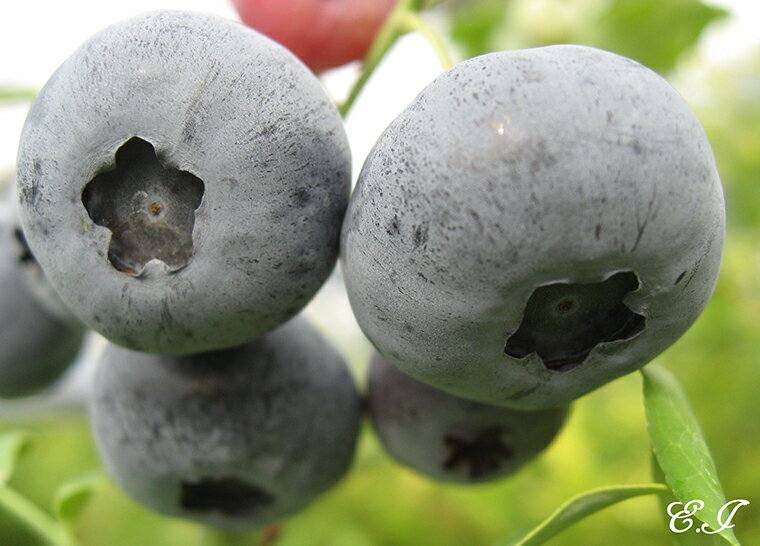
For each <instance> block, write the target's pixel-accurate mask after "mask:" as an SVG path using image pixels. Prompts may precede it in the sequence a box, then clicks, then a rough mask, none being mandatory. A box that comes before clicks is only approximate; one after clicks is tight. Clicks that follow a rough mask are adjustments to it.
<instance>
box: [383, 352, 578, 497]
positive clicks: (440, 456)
mask: <svg viewBox="0 0 760 546" xmlns="http://www.w3.org/2000/svg"><path fill="white" fill-rule="evenodd" d="M368 405H369V412H370V416H371V417H372V423H373V425H374V427H375V430H376V431H377V434H378V436H379V437H380V440H381V441H382V444H383V445H384V446H385V448H386V449H387V450H388V452H389V453H390V454H391V455H393V457H395V458H396V459H397V460H398V461H400V462H401V463H403V464H405V465H407V466H409V467H411V468H414V469H415V470H417V471H419V472H422V473H423V474H426V475H428V476H430V477H432V478H434V479H437V480H443V481H454V482H466V483H475V482H483V481H489V480H494V479H497V478H500V477H503V476H506V475H508V474H512V473H514V472H516V471H517V470H518V469H519V468H520V467H521V466H523V465H524V464H525V463H526V462H528V461H529V460H531V459H533V458H534V457H535V456H536V455H538V453H540V452H541V451H543V450H544V449H545V448H546V447H547V446H548V445H549V443H550V442H551V441H552V440H553V439H554V438H555V436H556V435H557V434H558V433H559V431H560V429H561V428H562V424H563V423H564V421H565V417H566V414H567V411H566V409H565V408H552V409H547V410H542V411H530V412H525V411H518V410H513V409H508V408H504V407H498V406H490V405H487V404H481V403H479V402H473V401H471V400H465V399H463V398H458V397H456V396H452V395H450V394H447V393H445V392H443V391H440V390H438V389H435V388H433V387H430V386H428V385H426V384H424V383H420V382H419V381H417V380H415V379H412V378H411V377H409V376H408V375H406V374H404V373H402V372H400V371H399V370H398V369H397V368H396V367H395V366H393V365H391V364H389V363H388V362H387V361H386V360H385V359H383V358H382V357H381V356H380V355H379V354H377V353H375V354H374V355H373V357H372V361H371V365H370V375H369V391H368Z"/></svg>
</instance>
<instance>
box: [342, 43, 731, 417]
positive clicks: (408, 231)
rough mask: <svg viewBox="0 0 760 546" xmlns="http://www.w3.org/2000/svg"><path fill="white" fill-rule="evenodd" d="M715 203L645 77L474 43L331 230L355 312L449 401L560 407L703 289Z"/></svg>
mask: <svg viewBox="0 0 760 546" xmlns="http://www.w3.org/2000/svg"><path fill="white" fill-rule="evenodd" d="M724 233H725V213H724V202H723V195H722V190H721V185H720V180H719V177H718V173H717V171H716V167H715V162H714V159H713V155H712V151H711V149H710V146H709V143H708V141H707V138H706V136H705V134H704V131H703V129H702V127H701V126H700V124H699V122H698V121H697V119H696V117H695V116H694V114H693V113H692V112H691V110H690V109H689V108H688V106H687V105H686V103H685V102H684V101H683V99H682V98H681V97H680V96H679V95H678V94H677V93H676V92H675V91H674V90H673V89H672V88H671V87H670V86H669V85H668V83H667V82H666V81H665V80H664V79H662V78H661V77H660V76H658V75H657V74H655V73H654V72H652V71H651V70H649V69H647V68H645V67H644V66H642V65H640V64H638V63H636V62H635V61H632V60H630V59H627V58H624V57H621V56H618V55H615V54H612V53H608V52H605V51H601V50H598V49H593V48H589V47H582V46H570V45H560V46H550V47H543V48H537V49H530V50H521V51H508V52H498V53H493V54H487V55H484V56H481V57H477V58H474V59H470V60H468V61H465V62H463V63H461V64H459V65H457V66H455V67H454V68H453V69H452V70H450V71H449V72H447V73H445V74H444V75H442V76H441V77H440V78H438V79H437V80H436V81H434V82H433V83H432V84H430V85H429V86H428V87H427V88H426V89H425V90H424V91H423V92H422V93H421V94H420V95H419V96H418V97H417V98H416V99H415V100H414V101H413V102H412V103H411V104H410V105H409V106H408V107H407V108H406V109H405V111H404V112H403V113H402V114H401V115H400V116H399V117H398V118H397V119H396V120H395V121H393V123H391V125H390V126H389V127H388V128H387V129H386V131H385V132H384V133H383V134H382V135H381V137H380V138H379V140H378V141H377V143H376V145H375V147H374V149H373V151H372V152H371V153H370V155H369V157H368V158H367V160H366V162H365V165H364V167H363V169H362V172H361V174H360V176H359V182H358V185H357V187H356V189H355V191H354V194H353V195H352V197H351V203H350V204H349V209H348V212H347V215H346V220H345V222H344V227H343V238H342V253H343V257H342V260H343V270H344V272H345V278H346V286H347V290H348V294H349V298H350V300H351V304H352V307H353V310H354V313H355V315H356V317H357V320H358V322H359V324H360V326H361V327H362V329H363V330H364V332H365V333H366V334H367V336H368V337H369V338H370V339H371V340H372V342H373V343H374V344H375V346H376V347H377V348H378V349H379V351H380V352H381V353H382V354H383V355H384V356H385V357H386V358H388V359H389V360H390V361H391V362H393V363H394V364H396V365H398V366H399V367H400V368H401V369H402V370H403V371H405V372H407V373H408V374H410V375H412V376H413V377H415V378H417V379H419V380H421V381H424V382H426V383H429V384H431V385H433V386H436V387H438V388H440V389H443V390H446V391H448V392H450V393H452V394H455V395H458V396H462V397H465V398H470V399H474V400H478V401H481V402H487V403H493V404H498V405H504V406H508V407H514V408H517V409H536V408H546V407H552V406H561V405H564V404H567V403H568V402H569V401H571V400H573V399H575V398H577V397H579V396H581V395H583V394H585V393H587V392H589V391H591V390H593V389H595V388H597V387H599V386H601V385H603V384H604V383H606V382H608V381H610V380H612V379H615V378H617V377H620V376H622V375H624V374H626V373H629V372H631V371H633V370H635V369H637V368H639V367H641V366H643V365H644V364H645V363H647V362H649V361H650V360H651V359H652V358H654V357H655V356H656V355H657V354H659V353H660V352H662V351H663V350H664V349H665V348H666V347H668V346H669V345H671V344H672V343H673V342H674V341H675V340H676V339H678V338H679V336H681V335H682V334H683V333H684V332H685V331H686V330H687V329H688V328H689V326H690V325H691V324H692V323H693V322H694V320H696V318H697V317H698V316H699V314H700V313H701V311H702V310H703V308H704V307H705V305H706V304H707V301H708V299H709V298H710V295H711V293H712V290H713V288H714V285H715V281H716V277H717V273H718V268H719V263H720V257H721V251H722V246H723V239H724Z"/></svg>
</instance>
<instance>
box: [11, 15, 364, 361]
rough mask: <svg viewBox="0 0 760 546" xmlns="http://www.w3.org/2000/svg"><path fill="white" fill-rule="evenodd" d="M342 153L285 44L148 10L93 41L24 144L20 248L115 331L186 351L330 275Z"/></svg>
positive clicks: (218, 341)
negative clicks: (23, 243) (23, 244)
mask: <svg viewBox="0 0 760 546" xmlns="http://www.w3.org/2000/svg"><path fill="white" fill-rule="evenodd" d="M349 156H350V154H349V149H348V143H347V139H346V136H345V132H344V130H343V126H342V121H341V118H340V115H339V114H338V112H337V109H336V108H335V106H334V105H333V104H332V102H331V101H330V99H329V98H328V97H327V95H326V94H325V92H324V90H323V89H322V87H321V85H320V82H319V81H318V80H317V79H316V78H315V76H314V75H313V74H312V73H311V72H310V71H309V70H308V69H307V68H306V67H305V66H304V65H302V64H301V62H300V61H298V60H297V59H296V58H295V57H294V56H293V55H292V54H290V53H289V52H288V51H287V50H285V49H284V48H282V47H281V46H279V45H277V44H275V43H274V42H272V41H270V40H269V39H267V38H265V37H263V36H261V35H259V34H257V33H256V32H255V31H252V30H251V29H248V28H246V27H245V26H243V25H241V24H239V23H236V22H233V21H228V20H225V19H222V18H219V17H215V16H211V15H203V14H198V13H185V12H178V11H157V12H150V13H147V14H144V15H140V16H137V17H134V18H131V19H128V20H125V21H122V22H119V23H116V24H114V25H112V26H110V27H108V28H106V29H104V30H103V31H101V32H99V33H98V34H96V35H94V36H93V37H92V38H90V39H89V40H88V41H87V42H85V43H84V44H83V45H82V46H81V47H80V48H79V49H78V50H77V51H76V52H75V53H74V54H73V55H72V56H71V57H70V58H69V59H68V60H66V61H65V62H64V63H63V65H61V67H60V68H59V69H58V70H57V71H56V72H55V74H54V75H53V76H52V77H51V79H50V81H49V82H48V83H47V84H46V85H45V87H44V88H43V89H42V91H41V92H40V94H39V96H38V97H37V99H36V100H35V102H34V104H33V106H32V108H31V111H30V113H29V116H28V118H27V121H26V124H25V126H24V129H23V133H22V136H21V141H20V147H19V153H18V169H17V174H18V198H19V202H20V206H21V207H20V209H21V219H22V223H23V226H24V230H25V232H26V234H27V237H28V239H29V244H30V246H31V248H32V250H33V251H34V253H35V255H36V256H37V258H38V260H39V261H40V263H41V264H42V266H43V269H44V270H45V272H46V273H47V275H48V276H49V278H50V281H51V283H52V284H53V285H54V287H55V288H56V289H57V291H58V292H59V293H60V295H61V297H62V299H63V300H64V301H65V303H66V304H67V305H68V306H69V307H70V308H71V309H72V311H73V312H74V313H76V315H77V316H78V317H79V318H80V319H81V320H82V321H83V322H85V323H86V324H87V325H89V326H90V327H92V328H93V329H95V330H97V331H98V332H100V333H101V334H103V335H104V336H105V337H107V338H108V339H109V340H111V341H113V342H114V343H117V344H119V345H122V346H126V347H129V348H132V349H136V350H144V351H149V352H156V353H164V354H188V353H193V352H199V351H207V350H215V349H220V348H225V347H230V346H235V345H240V344H242V343H245V342H247V341H249V340H251V339H253V338H255V337H256V336H257V335H260V334H262V333H263V332H265V331H268V330H270V329H272V328H274V327H275V326H277V325H279V324H281V323H283V322H284V321H285V320H287V319H288V318H290V317H292V316H293V315H295V314H296V313H297V312H298V310H299V309H301V308H302V307H303V306H304V305H305V304H306V302H307V301H308V300H309V299H310V298H311V297H312V295H313V294H314V293H315V292H316V290H317V289H318V288H319V286H321V284H322V282H323V281H324V280H325V279H326V278H327V276H328V274H329V273H330V271H331V270H332V268H333V266H334V263H335V259H336V257H337V251H338V243H339V241H338V239H339V232H340V225H341V222H342V218H343V213H344V211H345V207H346V204H347V201H348V192H349V183H350V157H349Z"/></svg>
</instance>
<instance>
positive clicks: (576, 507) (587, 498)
mask: <svg viewBox="0 0 760 546" xmlns="http://www.w3.org/2000/svg"><path fill="white" fill-rule="evenodd" d="M667 493H668V488H667V486H665V485H664V484H661V483H650V484H643V485H617V486H613V487H602V488H599V489H592V490H591V491H587V492H586V493H582V494H581V495H578V496H576V497H573V498H572V499H570V500H569V501H567V502H566V503H565V504H563V505H562V506H560V508H559V509H558V510H557V511H556V512H554V513H553V514H552V515H551V516H549V517H548V518H546V519H545V520H544V521H542V522H541V523H540V524H539V525H538V526H537V527H535V528H534V529H533V530H532V531H530V532H529V533H528V534H527V535H525V536H524V537H523V538H521V539H519V540H517V541H516V542H507V543H504V544H505V546H506V545H507V544H510V545H512V546H536V545H538V544H544V543H545V542H546V541H548V540H549V539H550V538H552V537H554V536H555V535H558V534H559V533H561V532H562V531H564V530H565V529H567V528H568V527H570V526H571V525H573V524H575V523H577V522H579V521H580V520H582V519H583V518H585V517H587V516H590V515H591V514H594V513H596V512H599V511H600V510H603V509H605V508H607V507H608V506H612V505H613V504H617V503H618V502H622V501H625V500H628V499H632V498H634V497H640V496H642V495H652V494H655V495H662V494H667Z"/></svg>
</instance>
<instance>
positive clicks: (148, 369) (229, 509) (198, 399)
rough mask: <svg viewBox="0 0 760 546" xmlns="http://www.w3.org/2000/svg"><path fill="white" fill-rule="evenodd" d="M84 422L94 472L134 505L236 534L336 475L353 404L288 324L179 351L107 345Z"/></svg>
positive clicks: (320, 356)
mask: <svg viewBox="0 0 760 546" xmlns="http://www.w3.org/2000/svg"><path fill="white" fill-rule="evenodd" d="M91 415H92V421H93V427H94V431H95V436H96V439H97V443H98V446H99V448H100V453H101V456H102V458H103V461H104V463H105V466H106V467H107V469H108V470H109V472H110V474H111V475H112V476H113V477H114V478H115V480H116V481H117V482H118V483H119V484H120V485H121V486H122V487H123V488H124V490H125V491H126V492H127V493H128V494H130V495H131V496H132V497H134V498H135V499H136V500H137V501H139V502H141V503H142V504H144V505H146V506H148V507H150V508H152V509H154V510H157V511H159V512H162V513H164V514H168V515H172V516H178V517H184V518H189V519H194V520H198V521H200V522H203V523H206V524H210V525H215V526H221V527H228V528H244V527H249V526H260V525H266V524H268V523H272V522H274V521H277V520H279V519H280V518H283V517H284V516H287V515H289V514H292V513H293V512H295V511H297V510H299V509H300V508H303V507H304V506H305V505H307V504H308V503H310V502H311V501H312V500H314V498H315V497H316V496H317V495H319V494H320V493H322V492H323V491H325V490H326V489H328V488H329V487H331V486H332V485H333V484H335V483H336V482H337V481H338V480H339V479H340V478H341V477H342V476H343V475H344V473H345V472H346V471H347V469H348V467H349V464H350V462H351V459H352V457H353V453H354V447H355V443H356V438H357V434H358V425H359V422H360V403H359V398H358V394H357V392H356V389H355V387H354V383H353V380H352V377H351V375H350V373H349V372H348V369H347V367H346V364H345V362H344V361H343V359H342V358H341V357H340V355H338V353H337V352H336V351H335V350H334V349H333V348H332V347H331V346H329V345H328V344H327V343H326V342H325V340H324V339H323V338H322V337H321V336H320V335H319V334H318V333H317V332H316V331H315V330H314V329H313V328H312V327H310V326H309V324H308V323H306V322H305V321H304V320H303V319H301V318H296V319H293V320H291V321H290V322H288V323H286V324H285V325H283V326H281V327H280V328H278V329H276V330H274V331H272V332H270V333H268V334H265V335H264V336H263V337H261V338H259V339H257V340H255V341H252V342H250V343H248V344H246V345H244V346H242V347H239V348H235V349H227V350H222V351H216V352H209V353H201V354H195V355H190V356H170V355H163V356H161V355H151V354H147V353H139V352H135V351H130V350H127V349H123V348H121V347H118V346H115V345H110V346H109V347H108V348H107V349H106V351H105V352H104V354H103V356H102V358H101V360H100V362H99V365H98V367H97V370H96V373H95V378H94V385H93V395H92V401H91Z"/></svg>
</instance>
